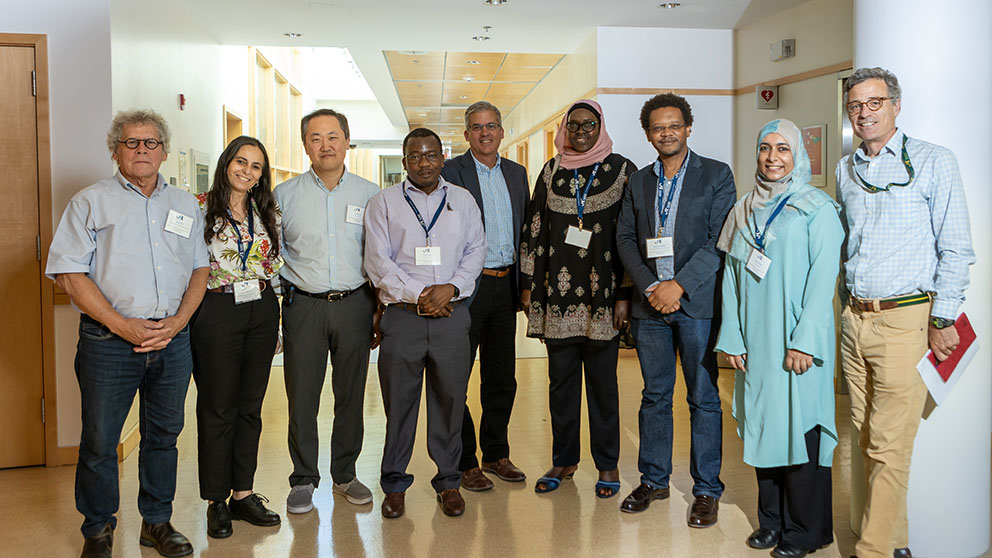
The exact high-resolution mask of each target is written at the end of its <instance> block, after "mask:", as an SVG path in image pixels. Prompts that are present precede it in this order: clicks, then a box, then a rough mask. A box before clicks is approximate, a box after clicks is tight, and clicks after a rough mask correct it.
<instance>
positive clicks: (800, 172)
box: [716, 119, 811, 252]
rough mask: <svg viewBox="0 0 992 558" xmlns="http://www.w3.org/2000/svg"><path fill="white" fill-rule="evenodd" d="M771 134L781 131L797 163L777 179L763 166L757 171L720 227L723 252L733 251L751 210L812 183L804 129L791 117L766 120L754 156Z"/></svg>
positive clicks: (718, 242) (719, 245)
mask: <svg viewBox="0 0 992 558" xmlns="http://www.w3.org/2000/svg"><path fill="white" fill-rule="evenodd" d="M768 134H779V135H780V136H782V137H783V138H785V142H786V143H787V144H789V149H790V150H791V151H792V161H793V164H794V166H793V167H792V172H790V173H789V174H787V175H785V176H783V177H782V178H780V179H778V180H768V179H767V178H765V177H764V176H763V175H762V174H761V171H760V170H756V171H755V172H754V189H753V190H751V191H750V192H748V193H747V194H745V195H744V197H743V198H742V199H741V200H740V201H738V202H737V203H736V204H735V205H734V208H733V210H731V212H730V215H728V216H727V221H726V222H725V223H724V224H723V229H722V230H721V231H720V238H719V240H717V243H716V247H717V248H719V249H720V250H723V251H724V252H729V251H730V246H731V244H732V243H733V240H734V234H736V233H737V231H738V230H739V229H742V228H745V227H747V219H748V216H749V215H750V213H751V212H752V211H754V210H755V209H762V208H764V207H766V206H768V205H769V204H771V203H773V202H777V201H778V196H779V195H780V194H782V193H784V192H786V191H790V192H792V191H796V190H799V189H801V188H803V187H805V186H807V185H808V184H809V181H810V178H811V173H810V164H809V155H808V154H807V153H806V147H805V146H804V145H803V138H802V131H800V130H799V127H798V126H796V125H795V123H794V122H792V121H791V120H785V119H780V120H772V121H771V122H769V123H767V124H765V125H764V126H763V127H762V128H761V131H760V132H758V142H757V147H756V148H755V159H757V157H758V154H759V153H760V150H761V142H763V141H764V140H765V138H766V137H767V136H768Z"/></svg>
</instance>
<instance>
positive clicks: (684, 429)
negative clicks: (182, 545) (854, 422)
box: [0, 351, 855, 558]
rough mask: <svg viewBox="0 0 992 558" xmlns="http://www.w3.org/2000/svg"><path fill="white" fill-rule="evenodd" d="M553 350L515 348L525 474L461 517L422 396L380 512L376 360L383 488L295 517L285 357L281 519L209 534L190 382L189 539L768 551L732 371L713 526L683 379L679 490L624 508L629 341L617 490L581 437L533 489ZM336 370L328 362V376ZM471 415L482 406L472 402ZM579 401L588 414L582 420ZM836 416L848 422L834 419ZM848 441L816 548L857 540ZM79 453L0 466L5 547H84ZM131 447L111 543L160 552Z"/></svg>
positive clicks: (322, 491)
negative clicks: (404, 459) (548, 355)
mask: <svg viewBox="0 0 992 558" xmlns="http://www.w3.org/2000/svg"><path fill="white" fill-rule="evenodd" d="M546 367H547V361H546V360H545V359H521V360H519V361H518V367H517V378H518V383H519V388H518V394H517V403H516V406H515V408H514V414H513V418H512V421H511V423H510V432H511V433H510V446H511V457H512V459H513V461H514V462H515V463H516V464H517V465H518V466H519V467H521V468H522V469H523V470H524V471H525V472H526V473H527V474H528V476H529V478H528V480H527V481H526V482H525V483H518V484H510V483H505V482H501V481H499V480H496V481H495V482H496V488H495V489H494V490H492V491H489V492H486V493H481V494H476V493H468V492H465V491H463V494H464V495H465V499H466V503H467V509H466V512H465V515H464V516H462V517H459V518H449V517H446V516H444V515H443V514H442V513H441V511H440V509H439V508H438V505H437V504H436V502H435V499H434V493H433V491H432V489H431V486H430V478H431V476H432V475H433V473H434V466H433V463H432V462H431V461H430V459H429V457H428V455H427V450H426V446H425V442H424V440H425V437H424V436H425V430H424V429H425V426H424V425H425V419H424V414H423V404H422V405H421V407H422V410H421V417H420V421H419V430H418V434H417V445H416V449H415V451H414V456H413V461H412V463H411V466H410V471H411V472H412V473H413V474H414V475H415V476H416V481H415V482H414V484H413V486H412V487H411V488H410V490H409V491H408V492H407V499H406V502H407V513H406V515H405V516H403V517H402V518H400V519H397V520H385V519H383V518H382V516H381V515H380V512H379V505H380V503H381V501H382V493H381V491H380V490H379V488H378V475H379V460H380V458H381V455H382V444H383V438H384V435H385V434H384V433H385V429H384V427H385V420H384V418H383V414H382V400H381V398H380V395H379V385H378V379H377V378H376V375H375V368H374V365H373V368H372V370H371V372H370V375H369V383H368V390H367V394H366V399H365V409H366V411H365V416H366V421H365V450H364V452H363V453H362V456H361V458H360V459H359V461H358V475H359V478H360V479H361V480H363V481H364V482H365V483H366V484H367V485H369V486H370V487H371V488H372V489H373V492H374V494H375V502H374V503H373V504H372V505H365V506H353V505H351V504H349V503H347V502H346V501H345V500H344V499H343V498H342V497H340V496H334V495H332V493H331V486H330V479H329V477H328V478H325V479H324V483H323V484H322V485H321V487H320V488H319V489H318V490H317V492H316V493H315V494H314V504H315V507H314V510H313V511H312V512H310V513H308V514H304V515H301V516H289V517H287V516H286V515H285V497H286V493H287V490H288V482H287V477H288V475H289V473H290V471H291V463H290V459H289V456H288V454H287V450H286V428H287V426H286V424H287V420H286V395H285V391H284V389H283V381H282V369H281V368H280V367H275V368H273V373H272V379H271V382H270V386H269V392H268V395H267V397H266V401H265V406H264V411H263V421H264V430H263V434H262V441H261V449H260V459H259V469H258V473H257V475H256V482H255V490H256V491H257V492H259V493H261V494H264V495H266V496H268V497H269V498H270V499H271V507H272V508H273V509H274V510H276V511H277V512H279V513H280V514H282V515H283V523H282V525H281V526H279V527H275V528H262V527H254V526H252V525H247V524H245V523H242V522H235V524H234V528H235V532H234V535H233V536H232V537H231V538H228V539H224V540H214V539H210V538H208V537H207V534H206V519H205V504H204V503H203V502H202V501H201V500H200V499H199V498H198V490H197V472H196V470H197V467H196V429H195V424H194V421H195V420H196V419H195V414H194V412H193V408H194V401H195V397H196V390H195V387H193V388H191V390H190V395H189V398H188V399H187V405H186V409H187V411H186V417H187V427H186V429H185V430H184V432H183V434H182V436H180V438H179V459H180V461H179V474H178V490H177V494H176V501H175V508H174V514H173V524H174V525H175V526H176V528H177V529H179V530H181V531H182V532H183V533H185V534H186V535H187V536H189V538H190V540H191V541H192V543H193V546H194V547H195V549H196V552H195V553H194V556H202V557H250V556H254V557H282V556H293V557H294V558H295V557H299V558H306V557H311V556H321V557H324V556H328V557H329V556H341V557H349V558H351V557H359V558H361V557H380V556H383V557H405V556H417V557H421V556H431V557H433V556H438V557H441V556H458V557H473V556H487V557H490V556H527V557H529V556H541V557H545V556H561V557H568V558H577V557H585V556H589V557H594V556H595V557H599V556H651V557H656V558H666V557H672V558H676V557H678V558H682V557H700V558H702V557H707V558H710V557H720V556H722V557H741V558H747V557H764V556H768V551H760V550H752V549H749V548H747V547H746V546H745V545H744V540H745V538H746V537H747V535H748V534H749V533H750V532H751V531H752V529H754V528H755V527H756V526H757V519H756V512H755V508H756V487H755V480H754V472H753V469H751V468H750V467H748V466H746V465H744V464H743V463H742V462H741V458H740V456H741V444H740V441H739V440H738V438H737V435H736V432H735V429H734V427H735V423H734V420H733V418H732V417H731V416H730V399H729V396H730V395H731V394H732V390H733V374H732V373H731V372H730V371H729V370H723V371H721V373H720V393H721V396H722V399H723V403H724V405H723V407H724V434H723V440H724V450H723V451H724V462H723V472H722V475H721V476H722V479H723V481H724V483H725V484H726V485H727V488H726V492H725V494H724V496H723V499H722V500H721V502H720V520H719V522H718V523H717V525H716V526H714V527H712V528H709V529H701V530H697V529H689V528H688V527H687V526H686V524H685V516H686V509H687V507H688V505H689V503H690V502H691V500H692V492H691V489H692V479H691V477H690V476H689V472H688V463H689V429H688V411H687V409H686V405H685V389H684V384H683V383H682V381H681V379H680V380H679V383H678V385H677V386H676V393H675V401H676V404H675V421H676V422H675V424H676V431H675V448H674V462H675V463H674V473H673V476H672V497H671V498H670V499H669V500H665V501H660V502H655V503H654V504H653V505H652V506H651V508H650V509H649V510H648V511H646V512H644V513H641V514H636V515H631V514H623V513H620V512H619V510H618V506H619V504H620V499H621V498H622V497H623V496H625V495H626V494H627V493H628V492H629V491H630V490H631V489H632V488H633V487H634V486H636V484H637V482H638V478H639V475H638V472H637V408H638V403H639V400H640V390H641V377H640V371H639V368H638V363H637V358H636V356H634V353H633V351H623V352H622V356H621V359H620V370H619V377H620V403H621V412H620V420H621V451H620V476H621V480H622V482H623V488H622V489H621V494H620V496H619V497H616V498H613V499H609V500H600V499H598V498H596V496H595V494H594V492H593V484H594V483H595V480H596V471H595V468H594V467H593V465H592V459H591V457H589V454H588V443H587V437H586V436H584V437H583V458H582V462H581V463H580V465H579V471H578V473H576V475H575V480H574V482H565V483H564V484H563V485H562V487H561V488H560V489H559V490H558V491H556V492H554V493H552V494H548V495H537V494H535V493H534V491H533V488H534V481H535V480H536V479H537V478H538V477H539V476H540V475H541V473H543V472H544V470H545V469H546V468H547V467H548V466H549V464H550V460H551V449H550V448H551V426H550V423H549V418H548V408H547V389H548V383H547V373H546ZM329 381H330V375H328V382H329ZM469 401H470V404H471V405H472V406H473V407H474V408H475V409H476V412H478V377H477V374H473V382H472V383H471V385H470V388H469ZM847 405H848V400H847V398H846V397H843V396H838V397H837V409H838V415H837V416H838V417H845V416H846V414H847ZM321 407H322V408H321V413H320V419H319V420H320V432H321V436H322V454H321V459H320V469H321V471H325V472H326V471H328V470H329V467H330V465H329V462H330V457H329V451H328V448H329V443H330V442H329V435H330V426H331V409H332V408H333V397H332V395H331V390H330V386H329V385H328V386H327V387H326V389H324V392H323V400H322V406H321ZM476 416H477V415H476ZM585 417H586V415H585V411H583V421H585ZM838 423H839V424H843V423H842V421H841V420H838ZM839 430H840V434H841V442H840V445H839V446H838V449H837V451H836V454H835V457H834V463H835V464H837V465H836V466H835V467H834V471H833V473H834V477H833V478H834V494H833V497H834V501H833V508H834V533H835V535H834V536H835V540H836V542H835V543H834V544H832V545H831V546H829V547H828V548H826V549H823V550H821V551H818V552H817V553H816V554H815V556H816V557H817V558H836V557H845V558H846V557H847V556H849V555H850V554H851V553H852V552H853V549H854V541H855V538H854V535H853V534H852V533H851V530H850V528H849V527H848V525H849V519H850V509H849V491H850V478H849V474H848V470H847V469H848V467H847V463H849V449H848V448H849V445H848V444H849V443H848V436H847V434H848V430H847V429H846V428H840V429H839ZM74 471H75V468H74V467H72V466H67V467H60V468H54V469H46V468H27V469H14V470H4V471H0V525H3V529H2V533H3V534H2V535H0V556H18V557H49V556H59V557H62V556H68V557H71V556H78V553H79V549H80V547H81V544H82V538H81V536H80V534H79V530H78V529H79V524H80V522H81V517H80V515H79V514H78V513H77V512H76V509H75V505H74V502H73V480H74ZM137 491H138V483H137V452H134V453H132V455H130V456H129V457H128V458H127V459H126V460H125V461H124V463H123V464H122V466H121V511H120V513H119V516H118V517H119V523H118V528H117V531H116V533H115V543H116V544H115V551H114V556H119V557H125V556H144V557H153V556H157V554H156V553H155V551H154V550H151V549H147V548H143V547H139V545H138V533H139V529H140V524H141V518H140V516H139V515H138V512H137V506H136V498H137Z"/></svg>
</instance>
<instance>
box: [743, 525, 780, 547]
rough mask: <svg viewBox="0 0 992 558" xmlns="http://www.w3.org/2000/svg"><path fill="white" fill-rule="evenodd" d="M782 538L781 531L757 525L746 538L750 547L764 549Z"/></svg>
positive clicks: (772, 545)
mask: <svg viewBox="0 0 992 558" xmlns="http://www.w3.org/2000/svg"><path fill="white" fill-rule="evenodd" d="M781 539H782V532H781V531H772V530H771V529H765V528H764V527H758V528H757V529H755V530H754V532H753V533H751V536H749V537H748V538H747V545H748V546H750V547H751V548H758V549H765V548H772V547H774V546H775V545H777V544H778V541H780V540H781Z"/></svg>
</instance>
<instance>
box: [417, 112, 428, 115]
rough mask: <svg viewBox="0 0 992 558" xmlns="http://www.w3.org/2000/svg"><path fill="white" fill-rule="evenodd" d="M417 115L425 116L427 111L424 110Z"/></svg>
mask: <svg viewBox="0 0 992 558" xmlns="http://www.w3.org/2000/svg"><path fill="white" fill-rule="evenodd" d="M419 116H427V113H426V112H422V113H420V114H419Z"/></svg>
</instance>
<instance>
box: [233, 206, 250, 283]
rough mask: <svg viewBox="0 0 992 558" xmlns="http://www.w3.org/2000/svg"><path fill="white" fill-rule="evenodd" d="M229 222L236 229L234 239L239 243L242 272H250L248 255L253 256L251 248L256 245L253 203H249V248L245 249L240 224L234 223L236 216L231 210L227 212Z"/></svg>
mask: <svg viewBox="0 0 992 558" xmlns="http://www.w3.org/2000/svg"><path fill="white" fill-rule="evenodd" d="M227 220H228V221H230V223H231V226H232V227H234V238H235V239H237V241H238V258H239V259H240V260H241V271H242V272H244V271H247V270H248V255H249V254H251V247H252V246H254V245H255V211H254V210H253V208H252V207H251V202H250V201H249V202H248V238H249V240H250V242H248V248H244V244H243V243H242V242H241V229H239V228H238V224H237V223H236V222H235V221H234V215H233V214H232V213H231V210H230V209H228V210H227Z"/></svg>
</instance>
